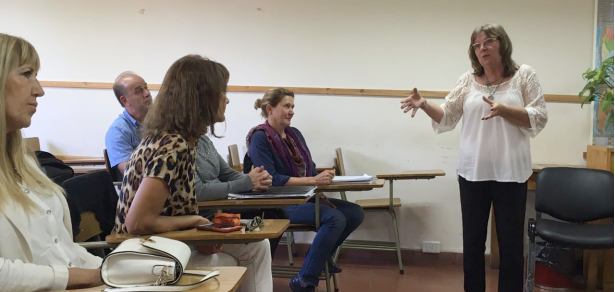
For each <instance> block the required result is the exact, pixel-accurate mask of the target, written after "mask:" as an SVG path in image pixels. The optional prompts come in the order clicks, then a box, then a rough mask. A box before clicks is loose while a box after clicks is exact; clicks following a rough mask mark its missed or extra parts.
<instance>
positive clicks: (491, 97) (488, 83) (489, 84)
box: [485, 74, 504, 100]
mask: <svg viewBox="0 0 615 292" xmlns="http://www.w3.org/2000/svg"><path fill="white" fill-rule="evenodd" d="M502 81H504V76H502V78H501V79H500V81H499V84H498V86H496V87H495V90H494V91H493V92H491V94H489V96H488V97H487V99H488V100H493V95H494V94H495V93H496V92H497V91H498V88H500V85H502ZM485 85H487V88H489V87H491V82H489V79H487V74H485Z"/></svg>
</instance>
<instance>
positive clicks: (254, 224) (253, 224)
mask: <svg viewBox="0 0 615 292" xmlns="http://www.w3.org/2000/svg"><path fill="white" fill-rule="evenodd" d="M264 215H265V214H263V217H265V216H264ZM263 226H265V221H263V218H262V217H259V216H254V219H252V221H250V223H248V224H246V231H248V232H252V231H254V230H255V229H256V228H259V227H263Z"/></svg>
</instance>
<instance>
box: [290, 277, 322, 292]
mask: <svg viewBox="0 0 615 292" xmlns="http://www.w3.org/2000/svg"><path fill="white" fill-rule="evenodd" d="M288 285H289V286H290V290H293V292H314V291H315V290H316V289H314V286H310V285H307V287H303V286H302V285H301V280H299V277H298V276H295V277H294V278H292V279H290V282H289V283H288Z"/></svg>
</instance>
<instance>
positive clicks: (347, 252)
mask: <svg viewBox="0 0 615 292" xmlns="http://www.w3.org/2000/svg"><path fill="white" fill-rule="evenodd" d="M309 247H310V245H309V244H307V243H296V244H295V253H296V254H297V256H298V257H305V255H306V254H307V251H308V248H309ZM401 257H402V261H403V262H404V264H410V263H425V264H436V265H463V254H462V253H456V252H441V253H424V252H422V251H421V250H415V249H403V248H402V249H401ZM274 259H276V260H280V261H283V260H288V251H287V249H286V245H279V246H278V248H277V250H276V253H275V256H274ZM338 261H343V262H344V263H348V264H371V265H378V264H397V252H395V251H392V250H364V249H350V248H345V249H342V252H341V253H340V256H339V258H338ZM489 263H490V256H489V255H485V266H486V267H489Z"/></svg>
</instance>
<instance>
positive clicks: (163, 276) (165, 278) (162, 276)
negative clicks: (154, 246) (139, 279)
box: [152, 265, 169, 286]
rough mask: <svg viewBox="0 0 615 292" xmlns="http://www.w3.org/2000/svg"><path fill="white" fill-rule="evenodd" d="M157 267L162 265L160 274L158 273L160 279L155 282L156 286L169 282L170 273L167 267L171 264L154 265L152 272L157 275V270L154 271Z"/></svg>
mask: <svg viewBox="0 0 615 292" xmlns="http://www.w3.org/2000/svg"><path fill="white" fill-rule="evenodd" d="M156 267H161V269H160V275H158V280H156V283H154V286H165V285H166V284H167V283H168V282H169V273H168V272H167V269H168V268H169V266H166V265H155V266H153V267H152V274H154V275H156V272H155V271H154V270H155V269H156Z"/></svg>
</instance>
